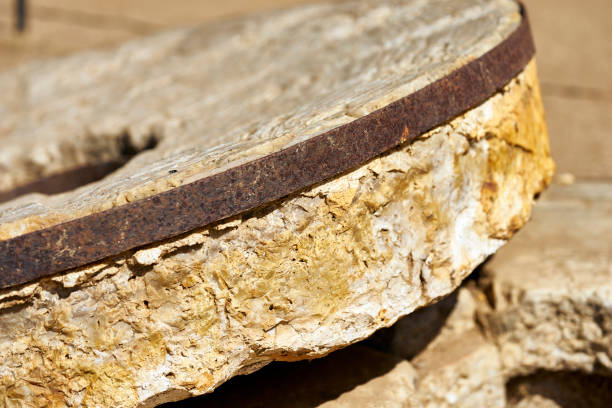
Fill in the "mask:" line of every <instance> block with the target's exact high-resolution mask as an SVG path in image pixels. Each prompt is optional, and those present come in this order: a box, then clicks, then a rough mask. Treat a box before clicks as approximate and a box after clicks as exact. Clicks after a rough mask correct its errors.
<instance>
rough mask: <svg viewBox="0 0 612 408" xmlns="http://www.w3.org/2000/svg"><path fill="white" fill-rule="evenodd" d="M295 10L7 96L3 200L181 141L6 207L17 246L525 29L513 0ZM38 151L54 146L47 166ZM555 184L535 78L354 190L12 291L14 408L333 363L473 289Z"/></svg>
mask: <svg viewBox="0 0 612 408" xmlns="http://www.w3.org/2000/svg"><path fill="white" fill-rule="evenodd" d="M336 7H338V8H336ZM449 9H450V10H451V11H449ZM279 13H280V14H274V15H273V16H274V18H268V17H265V16H260V17H256V18H255V19H254V20H245V21H241V22H238V23H236V22H230V23H226V24H225V25H222V26H220V27H213V28H210V27H204V28H192V29H186V30H180V31H175V32H171V33H166V34H161V35H159V36H156V37H152V38H148V39H145V40H140V41H137V42H135V43H132V44H128V45H126V46H125V47H123V48H121V49H120V50H118V51H117V52H116V53H93V54H85V55H79V56H75V57H71V58H68V59H62V60H56V61H51V62H46V63H40V64H34V65H28V66H25V67H22V68H20V70H18V72H17V73H18V74H19V75H21V79H22V82H21V83H25V84H28V86H26V87H25V88H20V87H19V86H18V85H15V84H14V83H13V82H14V81H13V82H10V81H9V78H13V79H14V77H9V76H5V77H3V78H0V88H2V89H4V90H5V91H6V92H5V93H6V94H7V95H12V97H14V99H10V98H8V99H7V100H9V101H11V102H10V103H8V102H7V105H6V106H3V107H2V109H3V110H4V111H5V112H7V114H6V115H4V116H3V118H2V120H3V121H4V122H3V125H2V126H3V129H5V130H4V132H3V133H2V136H0V138H1V139H2V140H3V143H4V142H6V145H7V146H8V145H10V148H9V149H3V150H2V151H1V152H0V163H2V166H7V167H6V168H11V171H10V172H9V173H10V174H8V175H7V173H6V172H0V177H2V183H3V186H7V185H9V186H15V185H19V183H23V182H25V181H27V180H29V179H30V178H31V177H34V176H36V177H38V176H40V175H45V174H47V173H46V172H50V173H51V172H55V171H59V170H61V169H62V168H63V167H62V166H64V167H66V168H69V167H72V166H76V165H79V164H81V163H82V162H88V161H89V160H90V159H91V158H92V157H93V156H95V155H93V156H92V155H88V151H87V149H86V148H85V147H86V146H98V147H99V148H100V151H102V152H106V153H108V155H109V157H111V156H112V154H113V152H115V151H116V150H117V146H118V144H117V143H119V142H118V140H120V141H122V142H121V143H127V142H125V140H129V143H128V145H130V146H136V147H137V146H141V145H142V144H145V143H146V142H147V140H149V138H150V136H151V135H155V137H156V138H158V139H159V140H158V144H157V147H156V148H155V149H153V150H151V151H148V152H146V153H143V154H141V155H139V156H137V157H136V158H134V159H133V160H132V161H131V162H130V163H128V164H127V165H126V166H124V167H123V168H121V169H119V170H118V171H117V172H115V173H113V174H111V175H110V176H108V177H107V178H105V179H104V180H101V181H100V182H97V183H94V184H91V185H88V186H84V187H82V188H80V189H78V190H76V191H72V192H68V193H65V194H61V195H57V196H49V197H44V196H40V195H29V196H25V197H22V198H20V199H18V200H16V201H12V202H9V203H6V204H4V205H2V206H0V237H1V238H3V239H4V238H8V237H12V236H15V235H19V234H22V233H24V232H26V231H31V230H35V229H39V228H43V227H45V226H48V225H53V224H56V223H58V222H61V221H65V220H68V219H72V218H74V217H79V216H82V215H86V214H89V213H91V212H93V211H99V210H101V209H105V208H109V207H113V206H117V205H121V204H124V203H126V202H128V201H132V200H137V199H139V198H142V197H148V196H150V195H151V194H155V193H157V192H160V191H164V190H167V189H169V188H172V187H174V186H177V185H182V184H183V183H186V182H189V181H190V180H193V179H194V178H200V177H203V176H206V175H207V174H211V173H212V172H214V171H218V170H219V169H220V168H223V166H226V165H233V164H235V163H237V162H240V161H241V160H251V159H256V158H257V157H260V156H261V155H265V154H268V153H270V152H271V151H276V150H278V149H280V148H282V147H284V146H286V145H287V144H291V143H294V142H296V141H299V140H301V138H307V137H310V136H312V135H313V134H316V133H319V132H321V131H324V130H327V129H329V128H332V127H335V126H338V125H341V124H343V123H347V122H348V121H352V120H354V119H355V118H356V117H361V116H363V115H365V114H367V113H369V112H371V111H373V110H375V109H377V108H378V107H381V106H384V105H386V104H388V103H389V102H391V101H393V100H395V99H397V98H398V97H402V96H405V95H407V94H409V93H410V92H412V91H414V90H416V89H419V88H420V87H422V86H423V85H424V84H427V83H430V82H431V81H432V80H434V79H436V78H439V77H440V76H442V75H444V74H446V73H448V72H449V71H450V70H451V69H453V68H456V67H457V66H460V65H461V64H463V63H465V62H466V61H468V60H470V59H472V58H474V57H475V56H478V55H482V53H484V52H486V51H487V50H488V49H490V48H491V47H492V46H494V45H495V44H497V43H498V42H499V41H501V40H502V39H503V38H504V37H505V36H507V35H508V33H509V32H511V31H512V28H514V27H516V24H517V23H518V18H519V16H518V13H517V6H516V4H515V3H513V2H511V1H507V0H495V1H480V0H470V1H467V0H466V1H452V2H451V1H444V2H442V4H441V5H440V4H437V3H425V2H418V1H401V2H369V1H368V2H358V3H348V5H342V6H330V5H321V6H305V7H303V8H299V9H297V10H291V11H286V12H279ZM448 13H450V14H452V15H453V16H454V17H453V18H452V19H450V18H448V15H449V14H448ZM321 27H326V29H325V30H323V34H322V32H321V30H322V29H321ZM330 27H331V28H330ZM332 28H333V29H332ZM287 33H291V35H288V34H287ZM289 38H291V41H292V43H291V44H294V43H295V45H294V46H292V47H289V46H288V43H287V42H286V41H289ZM315 40H316V41H315ZM356 43H359V46H358V47H357V46H354V44H356ZM444 44H455V45H456V46H448V45H446V46H445V45H444ZM381 47H382V48H381ZM323 51H325V52H323ZM304 55H306V56H308V57H309V58H312V60H311V59H308V58H307V57H304ZM329 55H333V58H332V60H326V59H325V58H328V57H329ZM373 55H375V56H376V58H373V57H372V56H373ZM239 56H240V57H239ZM326 56H327V57H326ZM236 58H244V59H243V60H239V61H235V59H236ZM270 60H274V64H270V63H269V61H270ZM211 61H215V62H218V63H219V64H220V65H217V64H212V63H211ZM228 61H229V62H232V63H231V64H230V63H229V62H228ZM326 63H329V64H326ZM221 66H223V67H224V68H223V69H222V68H220V67H221ZM314 73H316V75H315V74H314ZM13 74H16V73H13ZM6 75H9V74H6ZM60 96H61V97H60ZM11 104H12V105H11ZM15 106H21V107H23V106H26V107H28V108H26V109H21V110H19V109H17V108H15ZM194 118H197V119H198V120H195V119H194ZM26 119H28V120H26ZM30 134H32V137H34V135H36V137H40V138H42V139H39V140H44V141H45V142H44V143H38V144H37V146H39V145H40V146H39V147H36V148H34V147H33V145H32V144H31V143H30V142H31V140H29V139H28V137H30V136H28V135H30ZM203 134H205V135H206V138H203V137H202V135H203ZM15 140H19V141H20V142H23V143H13V144H10V143H9V142H11V141H15ZM97 143H99V144H97ZM106 153H104V154H106ZM104 154H102V156H104ZM58 157H61V158H62V160H57V158H58ZM32 162H35V163H38V164H40V166H38V167H36V166H35V167H34V168H37V169H38V170H36V171H35V172H29V170H27V169H29V168H30V167H28V165H26V164H27V163H32ZM552 167H553V166H552V161H551V159H550V157H549V153H548V140H547V134H546V126H545V123H544V117H543V111H542V106H541V102H540V94H539V87H538V82H537V75H536V68H535V62H534V61H532V62H531V63H530V64H529V65H528V66H527V67H526V68H525V70H524V71H523V72H521V73H520V74H519V75H518V76H517V77H516V78H515V79H513V80H512V81H511V82H510V83H509V84H508V85H507V86H505V87H504V88H503V89H501V90H500V91H499V92H498V93H497V94H495V95H494V96H492V97H491V98H490V99H488V100H487V101H486V102H484V103H482V104H481V105H480V106H477V107H475V108H473V109H471V110H469V111H468V112H466V113H465V114H463V115H461V116H459V117H457V118H455V119H453V120H451V121H450V122H448V123H446V124H444V125H442V126H439V127H438V128H436V129H433V130H432V131H430V132H428V133H427V134H424V135H422V136H420V137H419V138H418V139H417V140H415V141H413V142H411V143H406V144H404V145H401V146H399V147H398V148H396V149H394V150H392V151H389V152H387V153H386V154H384V155H382V156H380V157H378V158H375V159H373V160H371V161H370V162H368V163H366V164H364V165H363V166H361V167H359V168H356V169H352V170H350V171H347V172H346V173H345V174H343V175H341V176H338V177H336V178H333V179H331V180H327V181H325V182H323V183H320V184H318V185H316V186H313V187H311V188H308V189H306V190H303V191H299V192H296V193H295V194H293V195H291V196H289V197H286V198H283V199H281V200H279V201H277V202H274V203H271V204H268V205H266V206H263V207H261V208H258V209H256V210H253V211H250V212H248V213H245V214H240V215H238V216H235V217H233V218H232V219H228V220H224V221H223V222H220V223H216V224H214V225H209V226H205V227H202V228H200V229H198V230H195V231H192V232H190V233H188V234H185V235H183V236H180V237H176V238H174V239H170V240H167V241H165V242H160V243H156V244H155V245H152V246H150V247H147V248H139V249H138V250H132V251H127V252H125V253H123V254H120V255H118V256H116V257H113V258H112V259H106V260H103V261H100V262H97V263H95V264H91V265H88V266H86V267H82V268H80V269H78V270H72V271H68V272H66V273H62V274H59V275H57V276H53V277H48V278H44V279H40V280H38V281H35V282H31V283H28V284H25V285H23V286H20V287H18V288H15V289H5V290H2V291H0V350H2V360H1V361H0V401H2V402H3V403H4V404H5V405H6V406H9V407H12V406H20V407H21V406H43V405H44V406H52V407H64V406H91V407H108V406H121V407H148V406H154V405H156V404H160V403H163V402H166V401H173V400H179V399H184V398H186V397H188V396H193V395H200V394H205V393H208V392H211V391H213V390H214V389H215V388H217V387H218V386H219V385H220V384H222V383H224V382H225V381H227V380H228V379H230V378H232V377H234V376H236V375H240V374H247V373H250V372H253V371H255V370H257V369H259V368H261V367H263V366H265V365H266V364H268V363H269V362H271V361H274V360H285V361H293V360H300V359H310V358H314V357H319V356H323V355H326V354H328V353H330V352H332V351H334V350H336V349H338V348H341V347H344V346H347V345H349V344H351V343H354V342H356V341H358V340H361V339H363V338H366V337H368V336H369V335H371V334H372V333H373V332H374V331H375V330H377V329H379V328H381V327H386V326H390V325H392V324H393V323H394V322H395V321H396V320H397V319H399V318H400V317H401V316H404V315H406V314H408V313H410V312H412V311H413V310H415V309H417V308H419V307H422V306H425V305H427V304H430V303H432V302H434V301H436V300H437V299H439V298H440V297H442V296H445V295H447V294H448V293H450V292H451V291H452V290H454V289H455V288H456V287H457V286H458V285H459V284H460V283H461V281H462V280H463V278H464V277H465V276H467V275H468V274H469V273H470V272H471V271H472V270H473V269H474V268H475V267H476V266H477V265H478V264H480V263H481V262H482V261H483V260H484V259H486V257H488V256H489V255H490V254H492V253H493V252H495V251H496V250H497V249H498V248H499V247H500V246H502V245H503V244H504V243H505V242H506V241H507V240H508V239H509V238H510V237H511V236H512V235H513V234H514V232H515V231H516V230H517V229H519V228H520V227H522V226H523V224H524V223H525V222H526V221H527V219H528V218H529V214H530V211H531V207H532V203H533V197H534V196H535V195H536V194H538V193H540V192H541V191H542V190H543V189H544V188H545V187H546V185H547V184H548V182H549V180H550V177H551V173H552ZM170 169H172V170H176V172H172V173H169V170H170ZM50 173H49V174H50ZM479 350H480V349H479ZM486 369H489V368H486ZM491 369H493V368H491ZM406 372H407V371H406ZM402 375H403V374H402ZM470 387H471V386H469V387H467V388H466V389H473V387H472V388H470ZM366 389H367V387H366V388H364V390H366ZM363 392H364V393H367V392H369V391H363ZM397 392H399V391H397ZM402 392H403V391H402ZM402 395H403V394H402ZM346 398H349V397H348V396H347V397H346ZM339 401H340V402H342V398H340V399H339ZM347 401H348V399H347ZM340 402H339V403H340Z"/></svg>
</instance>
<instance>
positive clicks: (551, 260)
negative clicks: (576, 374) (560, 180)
mask: <svg viewBox="0 0 612 408" xmlns="http://www.w3.org/2000/svg"><path fill="white" fill-rule="evenodd" d="M611 236H612V185H611V184H608V183H586V182H581V183H577V184H574V185H570V186H557V185H555V186H554V187H553V188H552V189H551V190H550V191H549V192H547V193H546V194H545V195H544V196H543V199H542V200H541V201H540V202H539V203H538V205H537V206H536V208H535V209H534V214H533V220H532V221H531V222H530V223H529V225H528V227H527V228H526V229H525V230H524V231H521V232H520V233H519V234H518V235H517V236H516V237H515V239H514V240H513V241H512V244H511V245H509V246H508V247H506V248H504V250H503V251H500V253H499V254H497V255H496V256H495V257H494V258H493V260H492V262H490V263H489V264H487V265H486V267H485V268H484V275H485V276H486V277H487V279H488V281H489V284H490V294H491V296H490V297H491V301H492V303H493V311H491V312H489V313H484V314H483V316H482V319H481V320H482V323H483V324H484V327H485V329H486V332H487V333H488V335H489V336H490V337H491V338H492V339H494V341H495V342H496V343H497V344H498V346H499V349H500V353H501V358H502V362H503V366H504V371H505V375H506V376H512V375H517V374H527V373H530V372H532V371H534V370H536V369H546V370H555V371H558V370H583V371H586V372H597V371H603V372H607V373H611V372H612V241H611V240H610V237H611Z"/></svg>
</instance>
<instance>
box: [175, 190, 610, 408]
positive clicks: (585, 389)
mask: <svg viewBox="0 0 612 408" xmlns="http://www.w3.org/2000/svg"><path fill="white" fill-rule="evenodd" d="M611 215H612V184H609V183H579V184H576V185H572V186H559V185H555V186H553V187H552V188H551V189H550V190H549V191H547V192H546V193H545V194H544V196H543V197H542V199H541V200H540V202H538V205H537V206H536V208H535V210H534V214H533V220H532V221H531V222H530V223H529V224H528V225H527V226H526V227H525V229H524V230H522V231H520V232H519V233H518V236H516V237H515V238H514V239H513V240H512V242H511V243H510V244H509V245H508V246H507V247H505V248H503V249H502V250H500V251H499V253H498V254H496V255H495V256H494V258H493V260H492V262H489V263H487V264H485V266H484V267H483V268H481V269H480V270H479V271H478V272H476V273H475V274H474V275H473V276H471V277H470V278H469V279H468V280H467V281H466V282H464V284H463V285H462V286H461V287H460V288H459V289H458V290H456V291H455V292H453V293H452V294H451V295H449V296H448V297H446V298H445V299H443V300H442V301H440V302H438V303H436V304H433V305H430V306H428V307H425V308H423V309H420V310H418V311H416V312H414V313H412V314H411V315H409V316H407V317H405V318H403V319H401V320H399V321H398V322H397V323H396V324H395V325H393V326H392V327H391V328H388V329H383V330H381V331H379V332H377V333H376V334H375V335H374V336H373V337H371V338H369V339H368V340H366V341H365V342H363V343H361V344H360V345H356V346H351V347H348V348H346V349H345V350H343V351H341V352H337V353H332V354H331V355H330V356H329V357H325V358H323V359H321V360H318V361H316V362H313V363H312V364H310V365H304V364H301V365H300V364H298V365H281V364H276V365H271V366H270V367H266V368H265V369H264V370H262V371H261V372H259V373H256V374H253V375H252V376H246V377H244V378H240V379H235V380H232V381H230V382H229V383H228V384H226V385H224V386H222V387H221V388H220V389H219V390H218V391H217V392H215V393H213V394H212V395H210V396H206V397H204V398H200V399H194V400H191V401H186V402H185V403H183V404H173V405H168V407H167V408H178V407H184V408H186V407H197V406H230V405H234V406H247V407H248V406H253V407H254V406H261V405H258V404H259V403H261V402H263V403H264V404H265V406H270V407H284V406H298V407H299V406H302V407H315V406H318V407H344V406H345V405H343V402H344V401H353V405H350V406H352V407H456V406H459V407H474V408H476V407H500V408H501V407H508V408H519V407H520V408H526V407H535V408H560V407H564V408H569V407H576V408H581V407H585V408H586V407H590V408H597V407H600V408H605V407H609V406H610V402H611V401H612V367H611V366H610V364H609V362H610V358H611V357H612V346H611V344H612V343H611V341H612V324H611V321H612V320H611V319H612V304H611V301H610V299H612V294H611V293H610V290H611V288H612V251H611V250H612V247H611V246H610V242H609V240H608V239H606V237H608V236H609V235H610V233H611V232H612V217H611ZM368 350H369V351H368ZM340 353H341V354H340ZM373 360H374V361H376V363H373ZM340 366H341V367H343V368H342V369H341V368H338V367H340ZM346 373H354V374H353V375H352V376H347V375H345V374H346ZM289 384H291V385H292V386H291V387H289ZM374 384H376V385H375V386H374ZM399 384H402V385H401V386H400V385H399ZM277 386H280V387H281V388H291V392H290V393H289V394H288V395H286V396H285V395H279V393H278V392H276V391H277V390H278V388H277ZM302 387H303V388H302ZM399 387H401V388H399ZM402 390H409V393H407V394H405V393H402V392H401V391H402ZM241 391H244V394H241ZM301 392H304V393H305V394H307V395H308V396H307V397H300V395H301V394H300V393H301ZM271 395H274V398H271ZM377 397H378V399H377ZM357 398H360V399H359V400H357ZM294 401H295V403H294ZM230 402H231V403H230ZM209 404H210V405H209Z"/></svg>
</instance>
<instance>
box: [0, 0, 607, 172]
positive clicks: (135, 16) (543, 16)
mask: <svg viewBox="0 0 612 408" xmlns="http://www.w3.org/2000/svg"><path fill="white" fill-rule="evenodd" d="M300 2H305V0H225V1H222V2H221V1H217V0H174V1H172V2H169V1H165V0H79V1H74V0H35V1H33V0H30V1H29V2H28V5H29V16H30V18H29V21H28V23H29V24H28V29H27V31H26V32H25V33H24V34H21V35H18V34H16V33H15V30H14V18H13V7H14V0H0V70H6V69H8V68H10V67H13V66H15V65H17V64H18V63H20V62H24V61H28V60H32V59H37V58H46V57H50V56H59V55H66V54H69V53H72V52H76V51H80V50H84V49H91V48H100V47H108V46H112V45H113V44H117V43H119V42H122V41H126V40H128V39H131V38H135V37H137V36H142V35H146V34H148V33H151V32H155V31H159V30H163V29H167V28H171V27H177V26H182V25H188V24H195V23H199V22H205V21H211V20H215V19H221V18H228V17H231V16H235V15H239V14H245V13H249V12H253V11H259V10H264V9H270V8H274V7H282V6H287V5H291V4H296V3H300ZM526 3H527V6H528V10H529V12H530V18H531V23H532V27H533V31H534V35H535V38H536V45H537V50H538V64H539V67H540V78H541V81H542V89H543V93H544V103H545V106H546V109H547V112H548V123H549V127H550V135H551V143H552V150H553V156H554V157H555V159H556V162H557V172H558V174H559V175H562V174H564V173H570V174H572V175H574V176H575V177H577V178H579V179H603V178H611V177H612V160H610V159H609V158H610V157H612V137H610V129H612V24H610V23H609V21H608V19H609V16H610V15H611V13H612V2H611V1H609V0H585V1H582V2H577V1H575V0H526ZM564 178H565V179H567V178H568V176H567V175H565V176H564ZM570 178H571V177H570Z"/></svg>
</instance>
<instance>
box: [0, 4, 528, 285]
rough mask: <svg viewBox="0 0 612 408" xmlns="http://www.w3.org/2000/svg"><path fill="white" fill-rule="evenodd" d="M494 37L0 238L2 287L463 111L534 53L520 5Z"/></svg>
mask: <svg viewBox="0 0 612 408" xmlns="http://www.w3.org/2000/svg"><path fill="white" fill-rule="evenodd" d="M521 14H522V21H521V23H520V24H519V26H518V28H517V29H516V30H515V31H514V32H513V33H512V34H511V35H510V36H509V37H508V38H506V39H505V40H503V41H502V42H501V43H500V44H498V45H497V46H496V47H494V48H493V49H491V50H490V51H488V52H487V53H486V54H484V55H482V56H481V57H479V58H477V59H475V60H473V61H471V62H469V63H467V64H466V65H463V66H462V67H460V68H458V69H456V70H455V71H453V72H451V73H450V74H448V75H446V76H445V77H443V78H441V79H439V80H437V81H435V82H433V83H432V84H430V85H428V86H426V87H424V88H422V89H420V90H418V91H416V92H414V93H412V94H410V95H408V96H406V97H403V98H401V99H399V100H397V101H395V102H393V103H391V104H389V105H387V106H385V107H384V108H381V109H379V110H377V111H375V112H372V113H370V114H369V115H367V116H364V117H362V118H359V119H357V120H355V121H353V122H350V123H348V124H346V125H342V126H340V127H337V128H335V129H332V130H330V131H328V132H326V133H323V134H321V135H318V136H315V137H313V138H311V139H309V140H306V141H304V142H301V143H298V144H295V145H293V146H290V147H288V148H285V149H283V150H281V151H278V152H275V153H272V154H270V155H267V156H264V157H262V158H259V159H256V160H253V161H251V162H248V163H245V164H242V165H239V166H236V167H233V168H230V169H228V170H225V171H223V172H221V173H218V174H215V175H213V176H210V177H206V178H203V179H200V180H197V181H195V182H192V183H189V184H186V185H183V186H180V187H176V188H173V189H171V190H168V191H165V192H163V193H160V194H156V195H153V196H151V197H147V198H145V199H142V200H139V201H135V202H132V203H129V204H125V205H122V206H120V207H116V208H112V209H110V210H106V211H102V212H99V213H94V214H91V215H88V216H85V217H82V218H78V219H75V220H72V221H68V222H65V223H62V224H58V225H54V226H51V227H48V228H44V229H41V230H38V231H34V232H31V233H28V234H24V235H21V236H18V237H15V238H11V239H8V240H4V241H0V289H2V288H7V287H11V286H16V285H20V284H24V283H27V282H30V281H32V280H35V279H39V278H41V277H44V276H49V275H52V274H56V273H59V272H63V271H66V270H69V269H72V268H76V267H80V266H84V265H87V264H89V263H92V262H95V261H99V260H102V259H104V258H108V257H111V256H114V255H117V254H120V253H122V252H124V251H127V250H130V249H133V248H137V247H140V246H143V245H148V244H151V243H154V242H157V241H161V240H164V239H168V238H171V237H175V236H178V235H181V234H184V233H186V232H189V231H192V230H194V229H196V228H199V227H203V226H205V225H207V224H210V223H213V222H215V221H219V220H222V219H223V218H227V217H229V216H232V215H236V214H238V213H241V212H245V211H248V210H251V209H253V208H255V207H258V206H261V205H263V204H266V203H269V202H272V201H274V200H277V199H279V198H282V197H285V196H287V195H289V194H291V193H294V192H296V191H299V190H301V189H303V188H306V187H308V186H312V185H314V184H316V183H319V182H321V181H324V180H326V179H329V178H331V177H334V176H337V175H339V174H341V173H343V172H345V171H347V170H350V169H352V168H355V167H357V166H360V165H362V164H364V163H365V162H367V161H369V160H371V159H373V158H375V157H376V156H378V155H380V154H382V153H384V152H386V151H388V150H390V149H392V148H394V147H396V146H398V145H399V144H401V143H405V142H408V141H411V140H414V139H415V138H416V137H417V136H419V135H421V134H423V133H425V132H427V131H429V130H431V129H433V128H435V127H437V126H440V125H442V124H444V123H446V122H448V121H449V120H451V119H452V118H454V117H456V116H458V115H459V114H461V113H463V112H465V111H468V110H470V109H472V108H474V107H476V106H478V105H479V104H481V103H482V102H484V101H485V100H487V99H488V98H490V97H491V96H493V95H494V94H495V93H496V92H497V91H499V90H500V89H501V88H503V87H504V86H505V85H506V84H507V83H508V82H510V80H512V79H513V78H514V77H516V76H517V75H518V74H519V73H520V72H521V71H522V70H523V68H524V67H525V66H526V65H527V63H528V62H529V61H530V60H531V59H532V57H533V56H534V54H535V48H534V45H533V40H532V37H531V30H530V28H529V22H528V20H527V15H526V13H525V9H524V6H522V5H521Z"/></svg>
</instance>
